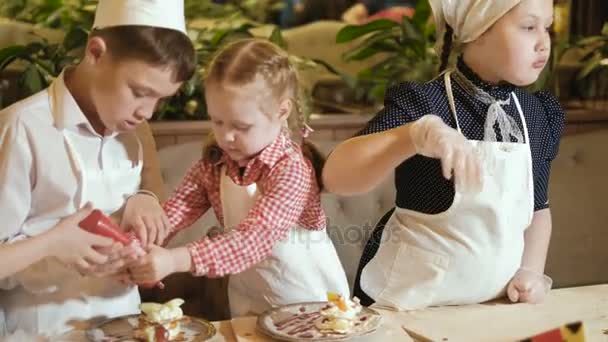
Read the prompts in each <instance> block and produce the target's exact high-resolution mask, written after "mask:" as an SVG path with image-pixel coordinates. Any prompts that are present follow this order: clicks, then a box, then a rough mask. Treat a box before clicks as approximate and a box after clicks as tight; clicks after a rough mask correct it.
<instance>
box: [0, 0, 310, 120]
mask: <svg viewBox="0 0 608 342" xmlns="http://www.w3.org/2000/svg"><path fill="white" fill-rule="evenodd" d="M14 1H16V0H14ZM56 2H58V3H61V1H56ZM65 2H67V1H65ZM91 3H93V4H94V3H95V1H88V0H82V1H81V0H78V1H77V2H70V4H69V8H71V9H72V8H76V12H78V13H81V14H82V15H78V16H76V15H75V16H72V17H70V18H69V19H64V21H63V22H62V25H64V26H63V27H67V28H68V31H67V33H66V35H65V36H64V39H63V41H61V42H57V43H54V42H49V41H48V40H46V39H43V38H39V39H37V40H35V41H33V42H31V43H29V44H26V45H14V46H9V47H5V48H3V49H0V74H1V73H2V72H5V71H6V70H7V68H8V67H9V66H12V65H15V64H17V63H20V65H19V70H20V72H19V73H18V74H17V75H16V80H17V82H16V84H15V86H13V88H16V89H14V90H15V91H14V92H13V93H14V94H13V96H8V97H7V96H4V98H2V96H0V108H2V107H4V106H7V105H9V104H10V103H12V102H14V101H16V100H19V99H21V98H24V97H27V96H29V95H32V94H34V93H36V92H38V91H40V90H42V89H44V88H46V87H47V86H48V85H49V84H50V83H51V82H52V80H53V79H54V78H55V77H56V76H57V75H59V73H60V72H61V70H62V69H63V68H64V67H65V66H67V65H70V64H74V63H77V62H78V61H79V58H80V53H81V51H82V48H83V47H84V46H85V44H86V40H87V37H88V34H89V31H88V30H89V28H90V27H91V26H92V22H93V13H94V9H95V7H94V6H93V7H91V6H90V4H91ZM188 3H190V4H191V5H188ZM78 4H79V5H78ZM186 5H187V7H186V8H191V9H192V8H194V7H193V6H194V5H196V6H199V7H197V8H199V9H200V6H203V5H204V1H203V2H199V3H196V4H195V3H194V1H189V2H188V1H187V3H186ZM207 5H209V3H207ZM78 6H81V7H78ZM188 6H190V7H188ZM214 6H217V5H214ZM53 9H54V11H50V10H49V11H45V12H44V11H41V10H34V9H33V8H29V7H23V8H21V12H20V13H22V14H23V13H25V12H24V11H28V13H42V12H44V13H49V12H52V13H63V12H64V10H63V9H61V8H55V7H53ZM216 9H217V8H216ZM228 10H230V8H228ZM85 13H89V14H90V15H84V14H85ZM227 13H230V14H227ZM224 14H225V15H227V17H224V18H222V19H221V20H215V21H214V24H213V25H209V26H205V27H201V28H191V29H189V34H190V36H191V39H192V40H193V43H194V46H195V49H196V53H197V57H198V62H199V70H198V72H197V73H196V74H195V75H194V76H193V78H192V79H190V80H189V81H187V82H186V83H185V84H184V86H183V87H182V88H181V89H180V90H179V91H178V93H177V94H176V95H174V96H173V97H171V98H169V99H167V100H166V101H165V102H163V103H161V104H160V106H159V108H158V110H157V112H156V113H155V114H154V117H153V120H200V119H207V114H206V111H205V108H206V106H205V99H204V92H203V90H202V89H201V87H202V82H201V75H202V73H203V72H204V68H205V66H206V65H207V63H208V62H209V60H210V58H211V56H212V55H213V54H214V53H215V52H216V51H217V50H218V49H220V48H221V47H222V46H223V45H224V44H226V43H229V42H231V41H234V40H237V39H243V38H249V37H253V35H252V33H251V29H252V28H255V27H258V26H260V25H261V24H260V23H258V22H256V21H253V20H250V19H248V18H247V17H245V16H244V15H243V14H242V13H241V12H238V11H235V12H224ZM23 15H24V16H25V14H23ZM187 16H190V15H187ZM26 17H28V18H30V17H32V16H29V15H28V16H26ZM45 22H51V21H48V20H47V21H45ZM268 39H269V40H271V41H272V42H273V43H275V44H277V45H279V46H282V47H283V48H285V47H286V46H285V41H284V39H283V37H282V34H281V31H280V30H279V29H278V27H274V29H273V30H272V31H271V33H270V35H269V37H268ZM291 58H292V60H293V61H294V62H295V64H296V65H297V66H298V67H299V68H307V67H311V66H315V65H316V63H314V62H313V61H312V60H309V59H303V58H298V57H296V56H291ZM0 86H3V85H1V84H0ZM2 93H3V94H5V93H6V91H4V90H3V92H2ZM305 102H306V101H305Z"/></svg>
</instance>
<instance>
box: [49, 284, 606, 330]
mask: <svg viewBox="0 0 608 342" xmlns="http://www.w3.org/2000/svg"><path fill="white" fill-rule="evenodd" d="M376 310H377V311H379V312H380V313H381V314H382V316H383V323H382V326H381V327H380V329H378V331H376V332H375V333H373V334H370V335H368V336H365V337H361V338H357V339H353V340H352V341H353V342H383V341H387V342H396V341H403V342H413V341H423V342H425V341H438V342H460V341H463V342H477V341H479V342H494V341H496V342H503V341H504V342H513V341H518V340H520V339H523V338H526V337H530V336H533V335H536V334H538V333H541V332H543V331H546V330H550V329H553V328H555V327H558V326H560V325H562V324H566V323H571V322H575V321H583V322H584V324H585V333H586V337H587V341H591V342H608V285H596V286H586V287H576V288H568V289H560V290H553V291H551V293H550V294H549V295H548V297H547V298H546V300H545V301H544V302H543V303H542V304H537V305H532V304H510V303H506V302H504V301H496V302H491V303H485V304H477V305H469V306H452V307H439V308H429V309H426V310H420V311H413V312H394V311H388V310H382V309H377V308H376ZM213 324H214V326H215V327H216V329H217V334H216V335H215V336H214V337H213V338H212V339H211V340H210V341H211V342H267V341H272V339H270V338H268V337H266V336H264V335H262V334H261V333H259V332H257V331H256V318H255V317H243V318H237V319H233V320H231V321H222V322H214V323H213ZM406 330H407V331H409V332H410V333H411V334H408V333H407V332H406ZM412 336H413V337H416V338H412ZM83 340H84V339H83V334H82V332H81V331H80V332H72V334H71V337H70V338H65V339H60V341H62V342H64V341H78V342H81V341H83Z"/></svg>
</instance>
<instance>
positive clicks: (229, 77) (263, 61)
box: [203, 39, 325, 188]
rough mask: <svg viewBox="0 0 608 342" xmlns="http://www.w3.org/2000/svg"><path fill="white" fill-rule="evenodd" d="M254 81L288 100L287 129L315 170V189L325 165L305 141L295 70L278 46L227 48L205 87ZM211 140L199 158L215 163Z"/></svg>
mask: <svg viewBox="0 0 608 342" xmlns="http://www.w3.org/2000/svg"><path fill="white" fill-rule="evenodd" d="M257 77H262V78H263V79H264V81H265V82H266V85H267V87H268V90H269V91H270V95H271V96H272V98H274V99H280V98H289V99H291V101H292V103H293V111H292V113H290V115H289V117H288V119H287V126H288V128H289V129H290V131H291V132H292V133H294V132H295V133H296V135H297V136H296V139H297V140H299V139H300V138H301V143H300V146H301V147H302V152H303V154H304V156H305V157H306V158H308V159H309V160H310V161H311V163H312V165H313V168H314V170H315V176H316V179H317V183H318V185H319V188H322V187H323V184H322V182H321V171H322V170H323V165H324V163H325V157H324V156H323V154H322V153H321V152H320V151H319V150H318V149H317V148H315V147H314V146H313V145H312V144H311V143H310V142H308V141H307V140H306V134H305V133H304V132H306V130H307V129H308V126H307V125H306V119H305V113H304V111H305V109H304V101H303V96H302V91H301V89H300V85H299V81H298V73H297V70H296V68H295V67H294V66H293V65H292V63H291V62H290V61H289V55H288V54H287V53H286V52H285V51H283V50H282V49H281V48H279V47H278V46H276V45H274V44H272V43H271V42H269V41H267V40H263V39H243V40H239V41H236V42H234V43H231V44H229V45H227V46H226V47H225V48H223V49H222V50H220V51H219V52H218V54H217V55H216V56H215V57H214V58H213V59H212V60H211V63H210V64H209V67H208V69H207V71H206V75H205V85H206V86H208V85H209V84H211V83H214V84H222V85H230V86H239V85H246V84H249V83H251V82H253V81H254V80H256V78H257ZM218 149H219V148H218V146H217V143H215V141H214V139H213V137H212V136H211V137H210V139H209V141H208V142H207V144H206V148H205V151H204V153H203V158H206V160H210V161H215V160H217V158H218V156H219V155H220V154H218V152H219V150H218Z"/></svg>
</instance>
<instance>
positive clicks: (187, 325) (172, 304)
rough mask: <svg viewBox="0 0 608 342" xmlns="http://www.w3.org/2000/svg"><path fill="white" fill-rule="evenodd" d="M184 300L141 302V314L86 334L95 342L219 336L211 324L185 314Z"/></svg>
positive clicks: (176, 341)
mask: <svg viewBox="0 0 608 342" xmlns="http://www.w3.org/2000/svg"><path fill="white" fill-rule="evenodd" d="M183 303H184V300H183V299H181V298H175V299H172V300H170V301H168V302H166V303H164V304H161V303H141V304H140V306H139V309H140V311H141V314H139V315H129V316H122V317H117V318H114V319H110V320H107V321H105V322H102V323H100V324H98V325H95V326H93V327H92V328H90V329H89V330H87V332H86V336H87V338H88V339H89V340H91V341H95V342H127V341H133V342H200V341H206V340H208V339H210V338H211V337H213V336H214V335H215V333H216V331H215V327H214V326H213V324H211V323H210V322H209V321H206V320H203V319H199V318H195V317H190V316H186V315H184V314H183V311H182V309H181V305H182V304H183Z"/></svg>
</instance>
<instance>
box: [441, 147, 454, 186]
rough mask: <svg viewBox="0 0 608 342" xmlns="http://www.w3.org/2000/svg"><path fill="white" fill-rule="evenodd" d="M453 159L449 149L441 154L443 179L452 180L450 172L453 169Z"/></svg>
mask: <svg viewBox="0 0 608 342" xmlns="http://www.w3.org/2000/svg"><path fill="white" fill-rule="evenodd" d="M453 158H454V155H453V151H452V149H451V148H447V149H445V152H443V153H442V157H441V170H442V171H443V177H445V179H451V178H452V170H453V169H454V164H453Z"/></svg>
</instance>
